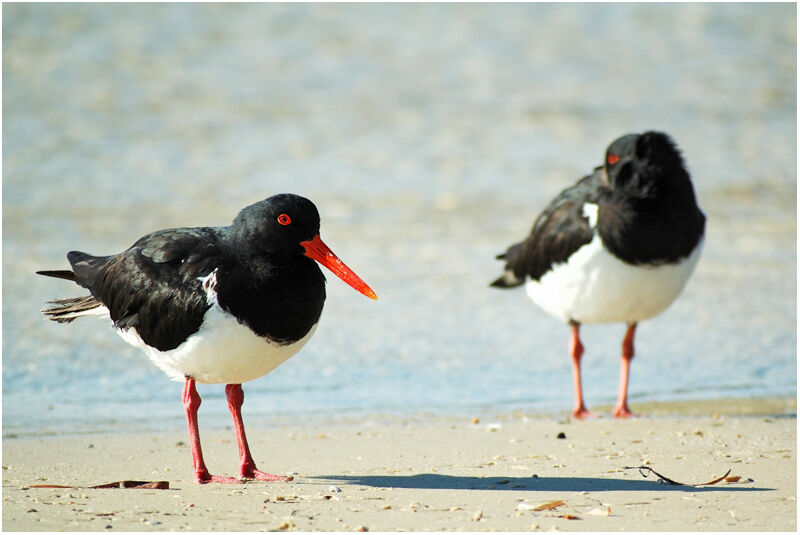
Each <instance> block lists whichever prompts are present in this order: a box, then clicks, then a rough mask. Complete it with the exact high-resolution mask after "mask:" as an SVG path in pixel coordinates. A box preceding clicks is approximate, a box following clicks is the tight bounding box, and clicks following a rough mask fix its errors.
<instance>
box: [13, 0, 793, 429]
mask: <svg viewBox="0 0 800 535" xmlns="http://www.w3.org/2000/svg"><path fill="white" fill-rule="evenodd" d="M795 9H796V8H795V6H794V5H791V4H780V5H767V4H757V5H752V4H750V5H726V4H702V5H700V4H696V5H677V4H672V5H654V4H623V5H591V6H585V5H543V4H531V5H524V4H514V5H508V4H505V5H500V4H497V5H478V4H470V5H454V4H437V5H346V6H342V5H310V4H302V5H274V4H272V5H266V4H265V5H250V4H247V5H244V4H232V5H211V4H204V5H188V4H163V5H135V4H128V5H124V4H114V5H99V4H85V5H64V4H9V5H6V6H5V8H4V10H3V15H4V17H3V25H4V27H3V52H4V54H3V99H4V100H3V121H4V123H3V134H4V135H3V171H4V172H3V431H4V433H5V434H6V435H11V434H16V435H39V434H45V433H63V432H75V431H77V432H102V431H108V430H112V431H113V430H121V429H142V430H152V431H158V430H175V429H179V428H182V427H183V425H184V424H183V413H182V408H181V405H180V389H181V386H180V385H179V384H178V383H172V382H170V381H169V380H168V379H167V378H166V377H165V376H164V375H163V374H161V372H159V371H158V370H157V369H155V368H154V367H153V366H152V365H151V364H150V363H149V362H148V361H147V359H146V358H145V357H144V356H143V355H141V354H139V353H138V352H137V351H136V350H135V349H133V348H130V347H128V346H126V345H125V344H123V343H122V342H121V341H120V340H119V338H118V337H117V336H116V335H115V334H114V333H113V332H111V330H110V329H108V328H106V326H105V325H102V324H101V323H100V322H98V321H97V320H94V319H88V318H87V319H85V320H82V321H77V322H75V323H73V324H71V325H69V326H65V325H58V324H55V323H52V322H47V321H45V320H44V319H42V317H41V316H40V315H39V312H38V311H39V309H40V307H41V304H42V302H43V301H45V300H46V299H48V298H53V297H62V296H73V295H78V294H79V293H80V291H79V290H78V289H76V288H74V287H72V286H70V285H69V284H67V283H66V282H64V281H57V280H54V279H45V278H42V277H37V276H35V275H33V273H34V271H35V270H37V269H58V268H64V267H66V266H67V263H66V259H65V257H64V254H65V253H66V252H67V251H69V250H72V249H79V250H84V251H88V252H91V253H94V254H108V253H112V252H117V251H120V250H122V249H124V248H126V247H128V246H129V245H130V244H131V243H133V241H135V239H137V238H138V237H139V236H141V235H142V234H144V233H146V232H148V231H151V230H154V229H157V228H166V227H173V226H193V225H223V224H228V223H229V222H230V220H231V219H232V218H233V216H234V215H235V214H236V212H237V211H238V210H239V209H240V208H242V207H243V206H245V205H247V204H250V203H252V202H255V201H257V200H260V199H262V198H265V197H267V196H269V195H271V194H274V193H278V192H283V191H292V192H296V193H299V194H303V195H306V196H308V197H309V198H311V199H312V200H313V201H314V202H315V203H316V204H317V206H318V207H319V209H320V212H321V214H322V233H323V234H322V235H323V238H324V239H325V241H326V242H327V243H328V244H329V245H330V246H331V247H332V248H333V250H334V251H336V252H337V254H338V255H339V256H340V257H341V258H342V259H343V260H344V261H345V262H346V263H348V265H350V266H351V267H352V268H354V269H355V271H356V272H357V273H358V274H359V275H360V276H361V277H362V278H363V279H364V280H366V281H367V282H368V283H369V284H370V285H371V286H372V287H373V288H374V289H375V290H376V292H377V293H378V295H379V296H380V300H379V301H378V302H372V301H369V300H368V299H365V298H364V297H363V296H361V295H359V294H358V293H356V292H354V291H352V289H350V288H349V287H347V286H345V285H344V284H342V283H341V282H340V281H339V280H338V279H336V278H335V277H332V276H329V277H328V279H329V283H328V300H327V302H326V306H325V311H324V312H323V317H322V321H321V324H320V327H319V329H318V331H317V334H316V335H315V337H314V338H313V339H312V340H311V342H309V344H308V345H307V346H306V348H305V349H304V350H303V351H302V352H301V353H300V354H298V355H297V356H296V357H294V358H293V359H291V360H290V361H289V362H288V363H286V364H284V365H283V366H281V367H280V368H278V369H277V370H276V371H275V372H273V373H272V374H270V375H269V376H267V377H265V378H262V379H259V380H257V381H254V382H251V383H248V384H247V385H246V386H245V393H246V402H245V418H246V419H247V420H248V421H249V422H252V423H253V424H255V425H262V424H263V425H267V424H275V423H280V422H282V421H289V420H298V419H299V420H303V419H308V420H309V421H311V420H313V419H314V418H317V417H320V416H321V417H335V416H340V415H350V416H352V415H357V414H359V413H376V412H380V413H392V412H394V413H406V412H418V411H433V412H451V413H458V412H469V413H470V414H471V413H472V412H474V411H482V410H506V409H524V410H558V411H565V410H567V409H568V408H569V407H570V405H571V400H572V391H571V377H570V366H569V359H568V356H567V352H566V347H567V338H568V330H567V328H566V327H565V326H563V325H561V324H560V323H559V322H558V321H556V320H554V319H552V318H550V317H548V316H546V315H545V314H544V313H543V312H541V311H539V310H538V309H536V308H535V307H534V306H533V305H532V304H531V303H530V301H528V300H527V298H526V297H525V295H524V292H523V291H522V290H519V291H506V292H502V291H497V290H493V289H489V288H488V283H489V282H490V281H491V280H493V279H494V278H495V277H496V276H497V275H499V273H500V268H501V264H500V263H499V262H496V261H495V260H493V257H494V255H495V254H496V253H498V252H501V251H502V250H504V248H505V247H506V246H507V245H509V244H511V243H513V242H515V241H518V240H520V239H521V238H523V237H524V236H525V234H526V233H527V232H528V231H529V230H530V227H531V225H532V223H533V219H534V218H535V216H536V214H537V213H538V212H539V211H540V210H541V209H542V208H543V207H544V206H545V205H546V204H547V202H548V200H549V199H550V198H551V197H552V196H553V195H555V194H556V193H558V191H560V190H561V189H562V188H564V187H566V186H568V185H569V184H571V183H572V182H574V181H575V180H576V179H578V178H579V177H581V176H582V174H583V173H586V172H588V171H589V170H591V169H592V168H593V167H594V166H595V165H598V164H599V163H601V159H602V156H603V154H604V152H605V148H606V146H607V145H608V143H609V142H610V141H611V140H613V139H614V138H615V137H617V136H619V135H621V134H624V133H627V132H632V131H642V130H644V129H648V128H656V129H661V130H664V131H667V132H670V133H671V134H672V135H673V136H674V137H675V139H676V140H677V142H678V144H679V145H680V146H681V148H682V150H683V152H684V155H685V157H686V159H687V161H688V163H689V166H690V169H691V171H692V174H693V177H694V180H695V187H696V189H697V193H698V197H699V200H700V204H701V206H702V207H703V209H704V210H705V212H706V215H707V216H708V224H707V239H706V245H705V250H704V253H703V257H702V259H701V261H700V263H699V265H698V268H697V270H696V273H695V275H694V277H693V279H692V280H691V281H690V282H689V285H688V286H687V288H686V290H685V292H684V294H683V295H682V297H681V298H680V299H679V300H678V301H677V302H676V303H675V304H674V305H673V306H672V307H671V308H670V309H669V310H668V311H667V312H666V313H664V314H663V315H661V316H659V317H658V318H655V319H653V320H651V321H648V322H645V323H643V324H642V325H641V326H640V329H639V331H638V335H637V357H636V359H635V361H634V364H633V368H632V378H631V381H632V383H631V389H630V392H631V398H632V402H633V403H636V402H637V401H652V400H675V399H711V398H718V397H748V396H764V395H794V394H795V392H796V354H797V348H796V320H797V314H796V266H797V264H796V168H797V157H796V146H797V139H796V53H795V50H796V44H795V34H796V28H795V20H796V15H795ZM582 332H583V336H584V344H585V346H586V348H587V354H586V356H585V359H584V362H585V379H584V381H585V389H586V395H587V402H588V404H589V405H590V407H591V406H592V405H597V404H600V403H609V402H613V400H614V397H615V394H616V389H617V384H616V383H617V378H618V373H619V370H618V366H619V362H618V360H619V358H618V354H619V344H620V342H621V339H622V335H623V333H624V326H623V325H613V326H588V327H584V329H583V331H582ZM200 393H201V395H202V396H203V398H204V399H205V400H206V403H205V404H204V405H203V408H202V411H201V425H203V426H209V427H220V426H224V425H228V421H229V420H228V415H227V409H226V408H225V403H224V395H223V393H222V388H221V387H219V386H215V387H201V388H200Z"/></svg>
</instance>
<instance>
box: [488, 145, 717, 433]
mask: <svg viewBox="0 0 800 535" xmlns="http://www.w3.org/2000/svg"><path fill="white" fill-rule="evenodd" d="M704 227H705V216H704V215H703V212H701V211H700V208H699V207H698V206H697V201H696V199H695V193H694V188H693V187H692V182H691V179H690V178H689V173H688V172H687V170H686V167H685V165H684V162H683V158H682V157H681V154H680V152H679V151H678V149H677V147H676V146H675V143H674V142H673V141H672V140H671V139H670V137H669V136H667V135H666V134H664V133H661V132H645V133H644V134H641V135H640V134H630V135H626V136H623V137H621V138H619V139H617V140H616V141H614V142H613V143H611V145H610V146H609V147H608V149H607V151H606V157H605V163H604V164H603V165H602V166H601V167H598V168H596V169H595V170H594V172H593V173H592V174H590V175H589V176H586V177H584V178H582V179H581V180H580V181H578V183H577V184H575V185H574V186H572V187H570V188H568V189H566V190H564V191H562V192H561V194H559V195H558V196H557V197H556V198H555V199H553V201H552V202H551V203H550V205H549V206H548V207H547V208H545V210H544V212H542V214H541V215H539V217H538V218H537V219H536V222H535V223H534V225H533V230H532V231H531V234H530V236H528V238H527V239H526V240H525V241H523V242H521V243H518V244H516V245H512V246H511V247H510V248H509V249H508V250H507V251H506V252H505V253H504V254H502V255H499V256H498V257H497V258H498V259H501V260H505V261H506V267H505V269H506V271H505V274H504V275H503V276H502V277H500V278H499V279H497V280H496V281H494V282H493V283H492V286H495V287H498V288H510V287H514V286H519V285H522V284H525V286H526V289H527V293H528V296H530V298H531V299H532V300H533V302H534V303H536V304H537V305H539V306H540V307H541V308H543V309H544V310H545V311H546V312H548V313H549V314H551V315H553V316H555V317H557V318H559V319H561V320H562V321H565V322H567V323H569V325H570V326H571V329H572V338H571V342H570V353H571V356H572V369H573V378H574V383H575V409H574V411H573V414H574V416H576V417H578V418H585V417H586V416H588V415H589V413H588V411H587V410H586V406H585V405H584V402H583V393H582V389H581V356H582V355H583V345H582V344H581V340H580V335H579V329H580V325H581V323H613V322H625V323H627V325H628V330H627V333H626V334H625V339H624V341H623V343H622V369H621V373H620V385H619V397H618V399H617V403H616V406H615V407H614V416H616V417H621V418H625V417H629V416H631V412H630V410H629V408H628V375H629V370H630V362H631V359H632V358H633V337H634V332H635V329H636V324H637V323H638V322H640V321H642V320H646V319H648V318H652V317H653V316H656V315H657V314H660V313H661V312H663V311H664V310H665V309H666V308H667V307H668V306H669V305H670V304H672V302H673V301H674V300H675V299H676V298H677V297H678V295H679V294H680V293H681V290H683V287H684V286H685V285H686V281H688V280H689V276H690V275H691V274H692V271H693V270H694V267H695V265H696V264H697V261H698V259H699V258H700V251H701V249H702V245H703V232H704Z"/></svg>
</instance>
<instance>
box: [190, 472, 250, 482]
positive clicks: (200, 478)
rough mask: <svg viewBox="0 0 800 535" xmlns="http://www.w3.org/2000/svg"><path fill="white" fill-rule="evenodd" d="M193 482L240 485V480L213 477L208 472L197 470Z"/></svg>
mask: <svg viewBox="0 0 800 535" xmlns="http://www.w3.org/2000/svg"><path fill="white" fill-rule="evenodd" d="M194 480H195V481H196V482H197V483H200V484H205V483H241V482H242V481H241V480H240V479H236V478H235V477H225V476H213V475H211V474H209V473H208V470H197V471H195V473H194Z"/></svg>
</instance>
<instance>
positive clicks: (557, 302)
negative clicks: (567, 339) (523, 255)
mask: <svg viewBox="0 0 800 535" xmlns="http://www.w3.org/2000/svg"><path fill="white" fill-rule="evenodd" d="M702 245H703V243H702V241H701V242H700V243H699V244H698V245H697V247H696V248H695V250H694V251H692V254H691V255H690V256H689V257H688V258H685V259H683V260H682V261H681V262H680V263H678V264H664V265H659V266H647V265H639V266H634V265H631V264H626V263H625V262H622V261H621V260H619V259H617V258H616V257H615V256H614V255H612V254H611V253H609V252H608V251H606V250H605V249H604V248H603V246H602V242H601V240H600V235H599V234H595V237H594V239H593V240H592V241H591V242H590V243H588V244H586V245H584V246H583V247H581V248H580V249H578V251H576V252H575V253H574V254H573V255H572V256H571V257H570V258H569V259H568V260H567V262H566V263H563V264H557V265H556V266H554V268H553V269H552V270H551V271H548V272H547V273H546V274H545V275H544V276H542V277H541V279H540V280H539V281H534V280H529V281H528V282H527V283H526V290H527V292H528V296H529V297H530V298H531V299H532V300H533V302H534V303H536V304H537V305H539V306H540V307H541V308H542V309H544V310H545V311H546V312H548V313H549V314H551V315H553V316H555V317H557V318H560V319H561V320H563V321H569V320H575V321H578V322H580V323H615V322H626V323H634V322H638V321H642V320H645V319H648V318H652V317H653V316H656V315H657V314H660V313H661V312H663V311H664V310H665V309H666V308H667V307H668V306H669V305H671V304H672V302H673V301H674V300H675V299H676V298H677V297H678V295H679V294H680V293H681V291H682V290H683V287H684V286H685V285H686V282H687V281H688V280H689V276H690V275H691V274H692V271H694V267H695V265H696V264H697V261H698V260H699V258H700V251H701V249H702Z"/></svg>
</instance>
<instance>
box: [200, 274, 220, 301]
mask: <svg viewBox="0 0 800 535" xmlns="http://www.w3.org/2000/svg"><path fill="white" fill-rule="evenodd" d="M197 280H199V281H200V282H201V283H202V285H203V290H204V291H205V292H206V299H207V300H208V304H209V305H211V306H214V305H216V304H217V270H216V269H215V270H214V271H212V272H211V273H209V274H208V275H206V276H205V277H197Z"/></svg>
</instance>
